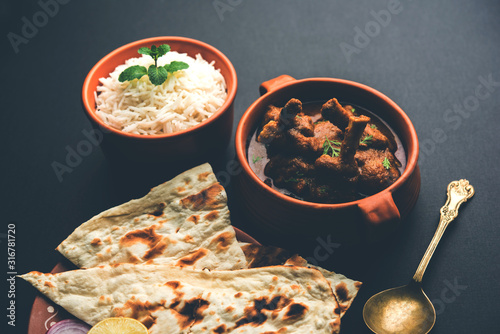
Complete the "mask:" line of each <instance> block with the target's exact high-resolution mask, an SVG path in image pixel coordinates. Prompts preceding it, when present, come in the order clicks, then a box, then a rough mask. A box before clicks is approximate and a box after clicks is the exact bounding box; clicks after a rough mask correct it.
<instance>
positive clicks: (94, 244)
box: [90, 238, 102, 246]
mask: <svg viewBox="0 0 500 334" xmlns="http://www.w3.org/2000/svg"><path fill="white" fill-rule="evenodd" d="M90 244H91V245H92V246H100V245H102V241H101V239H99V238H94V239H93V240H92V241H91V242H90Z"/></svg>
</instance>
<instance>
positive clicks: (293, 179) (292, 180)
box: [285, 177, 299, 182]
mask: <svg viewBox="0 0 500 334" xmlns="http://www.w3.org/2000/svg"><path fill="white" fill-rule="evenodd" d="M285 182H299V179H296V178H294V177H291V178H289V179H288V180H285Z"/></svg>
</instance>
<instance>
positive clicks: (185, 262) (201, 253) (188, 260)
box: [177, 248, 208, 267]
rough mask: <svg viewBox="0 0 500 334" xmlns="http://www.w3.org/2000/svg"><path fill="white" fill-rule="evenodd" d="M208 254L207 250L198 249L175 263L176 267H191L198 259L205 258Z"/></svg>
mask: <svg viewBox="0 0 500 334" xmlns="http://www.w3.org/2000/svg"><path fill="white" fill-rule="evenodd" d="M207 254H208V250H206V249H205V248H200V249H198V250H196V251H195V252H193V253H191V254H189V255H186V256H184V257H183V258H181V259H179V261H177V265H178V266H180V267H186V266H193V265H194V264H195V263H196V262H198V260H199V259H201V258H202V257H205V256H206V255H207Z"/></svg>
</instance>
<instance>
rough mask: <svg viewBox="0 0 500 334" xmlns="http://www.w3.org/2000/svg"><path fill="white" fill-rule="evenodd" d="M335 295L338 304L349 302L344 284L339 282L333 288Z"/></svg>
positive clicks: (347, 291) (347, 290)
mask: <svg viewBox="0 0 500 334" xmlns="http://www.w3.org/2000/svg"><path fill="white" fill-rule="evenodd" d="M335 295H336V296H337V299H338V301H339V303H343V302H346V301H348V300H349V298H350V297H349V289H347V285H346V284H345V282H340V283H338V284H337V285H336V286H335Z"/></svg>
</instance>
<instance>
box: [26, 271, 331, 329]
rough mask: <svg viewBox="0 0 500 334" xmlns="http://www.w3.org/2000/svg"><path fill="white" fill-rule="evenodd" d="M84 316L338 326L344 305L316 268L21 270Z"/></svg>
mask: <svg viewBox="0 0 500 334" xmlns="http://www.w3.org/2000/svg"><path fill="white" fill-rule="evenodd" d="M21 277H22V278H23V279H25V280H26V281H28V282H30V283H31V284H33V285H34V286H35V287H36V288H37V289H38V290H40V291H41V292H42V293H43V294H45V295H46V296H47V297H49V298H50V299H52V300H53V301H54V302H55V303H57V304H59V305H61V306H62V307H63V308H65V309H66V310H67V311H68V312H70V313H71V314H73V315H74V316H76V317H77V318H79V319H81V320H83V321H85V322H87V323H88V324H90V325H94V324H96V323H97V322H99V321H100V320H103V319H105V318H108V317H116V316H125V317H132V318H135V319H138V320H139V321H141V322H142V323H143V324H144V325H146V327H148V328H149V333H150V334H160V333H161V334H164V333H169V334H177V333H182V334H187V333H194V334H196V333H248V334H249V333H252V334H256V333H262V334H265V333H280V334H286V333H295V334H297V333H316V334H323V333H324V334H326V333H338V332H339V330H340V316H339V313H340V310H339V308H338V304H337V302H336V300H335V297H334V296H333V294H332V290H331V288H330V285H329V283H328V282H327V281H326V279H325V278H324V277H323V275H322V274H321V273H320V272H319V271H318V270H315V269H309V268H302V267H292V266H290V267H285V266H276V267H264V268H257V269H244V270H232V271H208V270H204V271H197V270H189V269H181V268H178V267H173V266H169V265H148V264H122V265H114V266H100V267H96V268H90V269H79V270H73V271H67V272H63V273H59V274H42V273H39V272H31V273H28V274H25V275H22V276H21Z"/></svg>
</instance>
